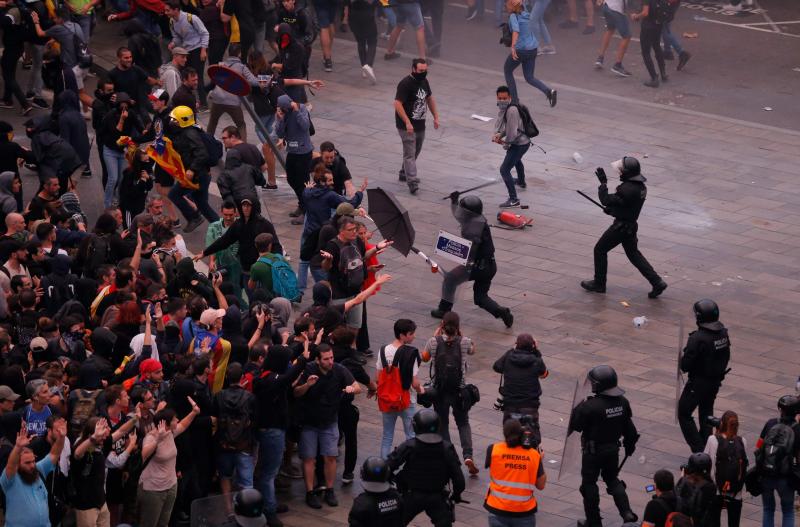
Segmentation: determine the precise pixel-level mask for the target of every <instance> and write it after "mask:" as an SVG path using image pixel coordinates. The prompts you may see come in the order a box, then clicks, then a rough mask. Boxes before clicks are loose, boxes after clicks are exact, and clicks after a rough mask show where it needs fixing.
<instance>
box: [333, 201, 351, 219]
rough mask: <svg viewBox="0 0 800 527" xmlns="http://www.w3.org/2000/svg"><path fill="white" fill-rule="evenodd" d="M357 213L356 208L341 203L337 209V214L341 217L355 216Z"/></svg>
mask: <svg viewBox="0 0 800 527" xmlns="http://www.w3.org/2000/svg"><path fill="white" fill-rule="evenodd" d="M355 213H356V209H355V207H353V206H352V205H350V204H349V203H340V204H339V206H338V207H336V214H338V215H339V216H353V215H354V214H355Z"/></svg>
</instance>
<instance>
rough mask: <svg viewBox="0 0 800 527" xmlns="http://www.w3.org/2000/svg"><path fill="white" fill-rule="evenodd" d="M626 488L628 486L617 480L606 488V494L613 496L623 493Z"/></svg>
mask: <svg viewBox="0 0 800 527" xmlns="http://www.w3.org/2000/svg"><path fill="white" fill-rule="evenodd" d="M627 488H628V486H627V485H626V484H625V482H624V481H622V480H621V479H618V480H617V481H616V482H611V484H610V485H609V486H608V487H606V492H607V493H608V494H609V496H613V495H614V494H619V493H624V492H625V489H627Z"/></svg>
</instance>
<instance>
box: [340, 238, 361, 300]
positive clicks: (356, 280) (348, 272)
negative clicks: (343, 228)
mask: <svg viewBox="0 0 800 527" xmlns="http://www.w3.org/2000/svg"><path fill="white" fill-rule="evenodd" d="M334 242H336V245H338V246H339V269H338V270H339V276H340V279H339V280H340V281H339V283H340V284H341V286H342V289H345V290H346V291H347V292H353V291H358V290H360V289H361V284H363V283H364V258H363V256H362V255H361V252H360V251H359V250H358V247H357V246H356V244H355V243H345V242H342V241H340V240H339V238H334Z"/></svg>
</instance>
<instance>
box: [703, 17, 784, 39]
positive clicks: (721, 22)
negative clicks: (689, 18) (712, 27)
mask: <svg viewBox="0 0 800 527" xmlns="http://www.w3.org/2000/svg"><path fill="white" fill-rule="evenodd" d="M694 19H695V20H697V21H698V22H711V23H712V24H720V25H723V26H731V27H738V28H739V29H751V30H753V31H761V32H763V33H771V34H773V35H780V36H782V37H792V38H800V35H795V34H792V33H783V32H780V31H779V32H777V33H776V32H775V31H772V30H770V29H765V28H763V27H753V26H750V25H746V24H734V23H732V22H723V21H722V20H714V19H711V18H706V17H704V16H699V15H698V16H695V17H694Z"/></svg>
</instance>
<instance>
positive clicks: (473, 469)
mask: <svg viewBox="0 0 800 527" xmlns="http://www.w3.org/2000/svg"><path fill="white" fill-rule="evenodd" d="M464 464H465V465H466V466H467V470H468V471H469V475H470V476H477V475H478V472H480V470H478V467H477V466H476V465H475V462H474V461H472V458H467V459H465V460H464Z"/></svg>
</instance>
